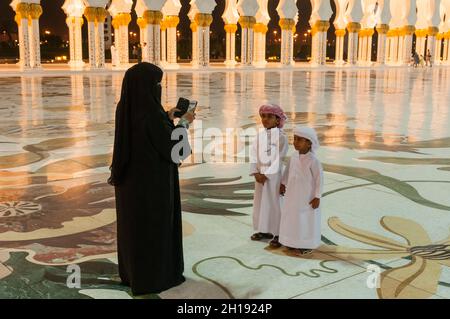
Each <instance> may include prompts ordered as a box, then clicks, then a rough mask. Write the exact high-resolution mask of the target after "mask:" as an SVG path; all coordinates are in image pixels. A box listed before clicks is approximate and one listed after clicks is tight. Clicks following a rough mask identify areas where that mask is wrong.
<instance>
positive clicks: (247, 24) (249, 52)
mask: <svg viewBox="0 0 450 319" xmlns="http://www.w3.org/2000/svg"><path fill="white" fill-rule="evenodd" d="M239 24H240V25H241V28H242V34H241V65H242V66H253V45H254V39H253V27H254V25H255V24H256V19H255V17H251V16H242V17H240V18H239Z"/></svg>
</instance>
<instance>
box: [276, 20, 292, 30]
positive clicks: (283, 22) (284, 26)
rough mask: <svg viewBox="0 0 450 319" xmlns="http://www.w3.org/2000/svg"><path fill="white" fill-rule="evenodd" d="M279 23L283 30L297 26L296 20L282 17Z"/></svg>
mask: <svg viewBox="0 0 450 319" xmlns="http://www.w3.org/2000/svg"><path fill="white" fill-rule="evenodd" d="M278 24H279V25H280V28H281V30H292V29H293V28H294V27H295V20H294V19H284V18H282V19H280V22H279V23H278Z"/></svg>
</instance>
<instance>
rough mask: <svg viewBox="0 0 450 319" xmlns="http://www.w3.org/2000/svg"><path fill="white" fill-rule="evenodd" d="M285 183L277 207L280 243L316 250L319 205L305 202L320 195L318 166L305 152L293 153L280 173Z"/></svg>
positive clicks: (319, 167)
mask: <svg viewBox="0 0 450 319" xmlns="http://www.w3.org/2000/svg"><path fill="white" fill-rule="evenodd" d="M281 183H282V184H283V185H285V186H286V193H285V195H284V201H283V206H282V208H281V224H280V239H279V241H280V243H281V244H283V245H284V246H287V247H291V248H303V249H316V248H317V247H319V246H320V241H321V231H320V229H321V227H320V215H321V213H320V207H319V208H318V209H316V210H314V209H313V208H312V207H311V205H310V204H309V203H310V202H311V200H313V199H314V198H321V196H322V189H323V170H322V165H321V164H320V162H319V160H318V159H317V158H316V156H315V155H314V154H313V153H311V152H309V153H307V154H299V153H298V152H295V153H294V154H293V155H292V157H291V159H290V161H289V164H288V165H287V167H286V170H285V172H284V174H283V178H282V181H281Z"/></svg>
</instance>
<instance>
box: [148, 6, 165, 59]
mask: <svg viewBox="0 0 450 319" xmlns="http://www.w3.org/2000/svg"><path fill="white" fill-rule="evenodd" d="M143 18H144V19H145V21H146V22H147V27H146V36H145V38H146V39H147V46H146V47H145V50H146V53H145V54H146V56H147V59H148V61H149V62H150V63H153V64H155V65H160V64H161V20H162V19H163V14H162V12H161V11H152V10H147V11H145V12H144V16H143Z"/></svg>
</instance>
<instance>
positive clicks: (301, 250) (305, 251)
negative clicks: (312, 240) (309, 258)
mask: <svg viewBox="0 0 450 319" xmlns="http://www.w3.org/2000/svg"><path fill="white" fill-rule="evenodd" d="M312 252H313V251H312V249H300V255H302V256H305V255H310V254H312Z"/></svg>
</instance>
